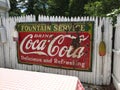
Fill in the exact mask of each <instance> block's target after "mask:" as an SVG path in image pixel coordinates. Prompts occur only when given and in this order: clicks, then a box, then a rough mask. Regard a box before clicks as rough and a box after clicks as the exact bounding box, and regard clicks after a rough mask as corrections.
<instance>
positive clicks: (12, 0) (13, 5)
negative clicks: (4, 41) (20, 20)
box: [9, 0, 21, 16]
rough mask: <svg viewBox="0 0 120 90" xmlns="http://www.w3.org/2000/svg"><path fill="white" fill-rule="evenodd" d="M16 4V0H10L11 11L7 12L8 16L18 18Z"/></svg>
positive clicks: (19, 13) (18, 13)
mask: <svg viewBox="0 0 120 90" xmlns="http://www.w3.org/2000/svg"><path fill="white" fill-rule="evenodd" d="M17 5H18V2H17V1H16V0H10V6H11V9H10V11H9V15H10V16H19V15H21V11H20V9H19V8H18V7H17Z"/></svg>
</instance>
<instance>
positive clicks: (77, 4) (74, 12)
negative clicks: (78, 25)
mask: <svg viewBox="0 0 120 90" xmlns="http://www.w3.org/2000/svg"><path fill="white" fill-rule="evenodd" d="M87 3H88V0H70V4H69V16H83V15H85V14H84V5H85V4H87Z"/></svg>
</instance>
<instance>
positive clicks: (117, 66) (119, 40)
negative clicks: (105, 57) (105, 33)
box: [112, 15, 120, 90]
mask: <svg viewBox="0 0 120 90" xmlns="http://www.w3.org/2000/svg"><path fill="white" fill-rule="evenodd" d="M113 52H114V59H113V60H114V63H113V75H112V76H113V82H114V85H115V87H116V89H117V90H120V15H118V16H117V24H116V30H115V43H114V49H113Z"/></svg>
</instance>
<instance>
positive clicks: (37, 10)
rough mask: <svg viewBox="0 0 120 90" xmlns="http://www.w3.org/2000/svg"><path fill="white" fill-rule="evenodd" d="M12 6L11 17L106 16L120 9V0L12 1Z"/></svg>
mask: <svg viewBox="0 0 120 90" xmlns="http://www.w3.org/2000/svg"><path fill="white" fill-rule="evenodd" d="M10 4H11V10H10V11H9V13H10V16H18V15H22V14H24V15H30V14H33V15H36V17H37V18H38V15H51V16H70V17H71V16H73V17H74V16H83V15H90V16H106V14H108V13H111V12H113V11H114V10H116V9H118V8H120V0H10ZM20 9H22V10H24V12H23V13H21V10H20ZM118 11H119V10H118ZM117 13H119V12H117ZM114 15H115V14H114ZM114 15H110V16H111V17H114Z"/></svg>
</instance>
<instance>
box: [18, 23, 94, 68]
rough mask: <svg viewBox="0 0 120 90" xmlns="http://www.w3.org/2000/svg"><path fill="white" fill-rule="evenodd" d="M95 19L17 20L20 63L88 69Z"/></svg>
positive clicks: (90, 60)
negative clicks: (65, 20) (82, 20)
mask: <svg viewBox="0 0 120 90" xmlns="http://www.w3.org/2000/svg"><path fill="white" fill-rule="evenodd" d="M93 27H94V22H32V23H17V25H16V28H17V31H18V35H19V40H18V59H19V62H20V63H26V64H39V65H44V66H51V67H59V68H67V69H75V70H91V67H92V66H91V63H92V46H93V45H92V43H93V41H92V40H93Z"/></svg>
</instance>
